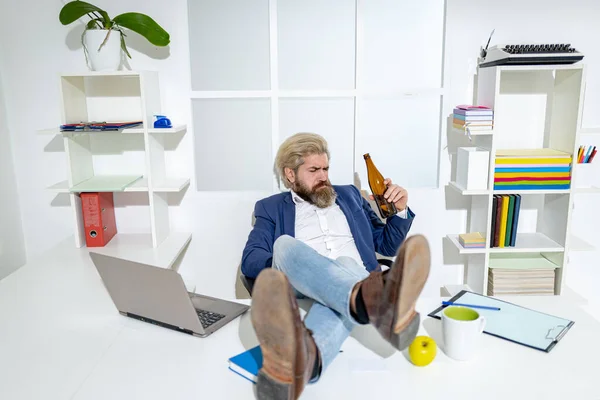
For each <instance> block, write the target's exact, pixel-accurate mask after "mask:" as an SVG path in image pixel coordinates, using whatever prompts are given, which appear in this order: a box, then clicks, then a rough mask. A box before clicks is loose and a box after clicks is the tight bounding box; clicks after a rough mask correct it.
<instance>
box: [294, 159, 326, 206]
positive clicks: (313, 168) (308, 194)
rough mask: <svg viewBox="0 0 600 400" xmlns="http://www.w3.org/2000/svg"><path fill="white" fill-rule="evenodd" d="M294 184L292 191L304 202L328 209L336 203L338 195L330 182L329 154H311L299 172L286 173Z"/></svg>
mask: <svg viewBox="0 0 600 400" xmlns="http://www.w3.org/2000/svg"><path fill="white" fill-rule="evenodd" d="M286 176H287V178H288V180H289V181H290V182H291V183H292V190H293V191H294V192H296V193H297V194H298V196H300V197H302V198H303V199H304V200H306V201H308V202H309V203H311V204H314V205H316V206H317V207H319V208H326V207H329V206H330V205H332V204H333V203H334V202H335V199H336V197H337V194H336V193H335V190H334V189H333V187H332V186H331V182H330V181H329V160H328V158H327V154H311V155H308V156H306V157H304V164H302V165H301V166H300V167H299V168H298V172H297V173H294V171H291V170H289V171H288V172H286Z"/></svg>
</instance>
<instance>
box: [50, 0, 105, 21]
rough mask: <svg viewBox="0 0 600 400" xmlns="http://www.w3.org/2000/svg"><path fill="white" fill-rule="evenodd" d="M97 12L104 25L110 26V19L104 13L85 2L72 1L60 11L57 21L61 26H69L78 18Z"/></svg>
mask: <svg viewBox="0 0 600 400" xmlns="http://www.w3.org/2000/svg"><path fill="white" fill-rule="evenodd" d="M94 11H96V12H99V13H100V15H102V18H103V22H104V25H105V26H107V25H110V18H109V17H108V14H107V13H106V11H104V10H102V9H100V8H98V7H96V6H95V5H93V4H90V3H86V2H85V1H72V2H70V3H67V4H65V5H64V7H63V8H62V9H61V10H60V14H59V16H58V19H59V20H60V23H61V24H63V25H69V24H70V23H72V22H74V21H77V20H78V19H79V18H81V17H83V16H84V15H86V14H88V13H92V12H94Z"/></svg>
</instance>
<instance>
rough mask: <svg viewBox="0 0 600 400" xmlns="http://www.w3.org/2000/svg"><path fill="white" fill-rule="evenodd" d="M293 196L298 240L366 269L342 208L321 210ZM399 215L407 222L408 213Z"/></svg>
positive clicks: (404, 211)
mask: <svg viewBox="0 0 600 400" xmlns="http://www.w3.org/2000/svg"><path fill="white" fill-rule="evenodd" d="M290 192H291V194H292V200H293V201H294V204H295V205H296V221H295V232H296V234H295V236H296V239H298V240H300V241H301V242H303V243H305V244H307V245H308V246H310V247H311V248H313V249H314V250H315V251H316V252H317V253H319V254H321V255H322V256H325V257H328V258H331V259H334V260H335V259H336V258H338V257H341V256H346V257H351V258H353V259H354V260H356V262H357V263H358V264H359V265H363V261H362V258H361V257H360V253H359V252H358V249H357V248H356V243H355V242H354V237H353V236H352V232H351V231H350V226H349V225H348V221H347V220H346V215H345V214H344V212H343V211H342V209H341V208H340V206H339V205H337V204H336V203H333V204H332V205H331V206H329V207H327V208H319V207H317V206H315V205H314V204H311V203H309V202H308V201H306V200H304V199H303V198H301V197H300V196H298V195H297V194H296V193H295V192H294V191H293V190H291V191H290ZM397 215H398V216H399V217H401V218H406V209H404V210H402V211H401V212H399V213H398V214H397Z"/></svg>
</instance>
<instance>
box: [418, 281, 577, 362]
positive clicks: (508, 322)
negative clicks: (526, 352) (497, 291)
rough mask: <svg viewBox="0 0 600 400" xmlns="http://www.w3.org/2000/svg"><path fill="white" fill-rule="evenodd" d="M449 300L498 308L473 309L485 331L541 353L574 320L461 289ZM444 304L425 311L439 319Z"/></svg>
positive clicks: (560, 337)
mask: <svg viewBox="0 0 600 400" xmlns="http://www.w3.org/2000/svg"><path fill="white" fill-rule="evenodd" d="M449 301H451V302H457V303H464V304H473V305H480V306H489V307H499V308H500V310H499V311H495V310H485V309H479V308H478V309H474V310H476V311H477V312H478V313H479V314H480V315H483V316H484V317H485V319H486V324H485V329H484V332H485V333H487V334H490V335H493V336H497V337H499V338H502V339H506V340H510V341H512V342H515V343H519V344H522V345H524V346H528V347H532V348H534V349H538V350H542V351H545V352H549V351H550V350H552V348H554V346H555V345H556V344H557V343H558V342H559V341H560V339H562V338H563V336H564V335H565V334H566V333H567V331H568V330H569V329H570V328H571V327H572V326H573V324H574V323H575V322H573V321H571V320H568V319H565V318H560V317H557V316H554V315H550V314H545V313H542V312H539V311H535V310H531V309H529V308H525V307H521V306H518V305H516V304H512V303H509V302H506V301H503V300H499V299H496V298H494V297H488V296H483V295H480V294H477V293H473V292H469V291H466V290H463V291H461V292H460V293H458V294H457V295H456V296H454V297H453V298H452V299H451V300H449ZM446 307H449V306H441V307H439V308H437V309H436V310H434V311H432V312H431V313H429V316H430V317H433V318H438V319H440V318H441V315H442V314H441V313H442V311H443V309H444V308H446Z"/></svg>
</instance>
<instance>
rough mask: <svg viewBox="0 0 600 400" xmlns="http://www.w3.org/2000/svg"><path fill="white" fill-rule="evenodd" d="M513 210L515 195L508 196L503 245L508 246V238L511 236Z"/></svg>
mask: <svg viewBox="0 0 600 400" xmlns="http://www.w3.org/2000/svg"><path fill="white" fill-rule="evenodd" d="M514 212H515V195H514V194H511V195H509V196H508V216H507V218H506V238H505V239H504V247H510V239H511V238H512V227H513V214H514Z"/></svg>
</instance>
